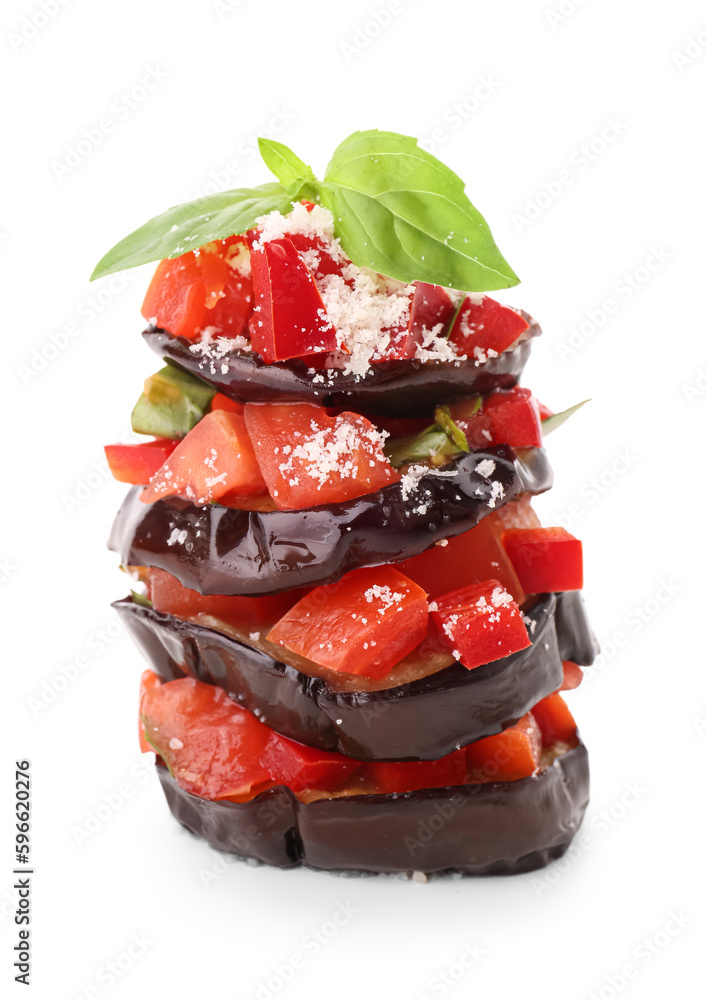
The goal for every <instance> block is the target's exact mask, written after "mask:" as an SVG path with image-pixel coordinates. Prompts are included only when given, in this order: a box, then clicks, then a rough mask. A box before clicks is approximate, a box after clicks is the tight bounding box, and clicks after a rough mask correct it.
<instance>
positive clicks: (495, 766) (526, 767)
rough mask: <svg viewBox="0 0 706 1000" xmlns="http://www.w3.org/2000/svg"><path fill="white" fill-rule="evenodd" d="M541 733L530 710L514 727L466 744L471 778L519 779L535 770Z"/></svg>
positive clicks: (537, 767)
mask: <svg viewBox="0 0 706 1000" xmlns="http://www.w3.org/2000/svg"><path fill="white" fill-rule="evenodd" d="M541 753H542V735H541V733H540V726H539V723H538V721H537V720H536V719H535V718H534V709H532V711H531V712H528V713H527V715H523V717H522V718H521V719H520V721H519V722H518V723H517V725H515V726H511V727H510V728H509V729H504V730H503V731H502V733H498V734H497V735H496V736H486V737H485V739H482V740H476V742H475V743H469V744H468V746H467V747H466V761H467V764H468V769H469V777H470V780H471V781H519V780H520V779H521V778H529V777H530V775H532V774H536V773H537V771H538V770H539V764H540V756H541Z"/></svg>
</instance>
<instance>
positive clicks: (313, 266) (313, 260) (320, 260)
mask: <svg viewBox="0 0 706 1000" xmlns="http://www.w3.org/2000/svg"><path fill="white" fill-rule="evenodd" d="M309 211H312V209H309ZM287 236H288V239H289V240H291V242H292V243H293V244H294V246H295V247H296V248H297V250H298V251H299V254H300V255H304V256H303V260H304V262H305V264H306V266H307V268H308V270H309V273H310V274H311V275H312V277H313V278H314V280H315V281H318V280H319V279H320V278H324V277H326V275H327V274H337V275H338V276H339V277H341V278H343V272H344V268H345V267H346V264H347V263H348V260H347V258H346V257H345V256H344V255H343V254H342V253H338V252H336V250H335V249H334V248H333V247H332V246H331V244H330V243H326V242H324V240H322V239H321V238H320V237H318V236H310V235H308V234H305V233H288V234H287ZM343 280H344V281H346V284H350V280H346V279H345V278H343Z"/></svg>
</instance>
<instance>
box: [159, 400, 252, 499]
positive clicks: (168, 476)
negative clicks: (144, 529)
mask: <svg viewBox="0 0 706 1000" xmlns="http://www.w3.org/2000/svg"><path fill="white" fill-rule="evenodd" d="M264 492H265V482H264V480H263V478H262V475H261V473H260V469H259V466H258V464H257V459H256V458H255V453H254V451H253V448H252V445H251V444H250V438H249V436H248V432H247V428H246V426H245V418H244V417H243V416H241V415H240V414H239V413H230V412H229V411H228V410H214V411H213V412H212V413H207V414H206V416H205V417H203V418H202V419H201V420H200V421H199V422H198V423H197V424H196V426H195V427H193V428H192V429H191V430H190V431H189V433H188V434H187V435H186V437H185V438H184V439H183V440H182V441H180V442H179V444H178V445H177V447H176V448H175V449H174V451H173V452H172V454H171V455H170V456H169V458H168V459H167V461H166V462H165V463H164V465H163V466H162V467H161V468H160V469H159V470H158V471H157V473H156V474H155V475H154V476H153V478H152V481H151V482H150V484H149V486H148V487H147V489H146V490H143V492H142V494H141V496H140V499H141V500H142V501H143V502H144V503H152V502H153V501H154V500H159V499H161V498H163V497H168V496H177V495H178V496H185V497H187V498H188V499H189V500H192V501H193V502H195V503H197V504H207V503H213V502H215V501H217V500H218V501H220V502H222V503H225V504H228V503H232V504H236V503H237V500H238V497H239V496H252V495H253V494H256V493H264Z"/></svg>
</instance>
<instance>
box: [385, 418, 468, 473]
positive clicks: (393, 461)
mask: <svg viewBox="0 0 706 1000" xmlns="http://www.w3.org/2000/svg"><path fill="white" fill-rule="evenodd" d="M460 450H461V449H459V448H458V447H457V446H456V445H455V444H454V442H453V441H452V440H451V438H450V437H449V435H448V434H447V433H446V431H445V430H443V428H441V427H439V426H438V424H432V425H431V427H427V428H426V429H425V430H423V431H420V433H419V434H408V435H407V436H406V437H401V438H393V439H392V440H390V441H386V442H385V444H384V446H383V451H384V452H385V455H386V457H387V458H388V459H389V462H390V465H392V466H393V468H395V469H399V468H401V467H402V466H403V465H409V464H410V463H411V462H428V463H430V464H431V466H432V467H438V466H440V465H443V464H444V462H445V460H446V459H447V458H452V457H453V456H454V455H458V453H459V451H460ZM465 450H466V451H468V448H466V449H465Z"/></svg>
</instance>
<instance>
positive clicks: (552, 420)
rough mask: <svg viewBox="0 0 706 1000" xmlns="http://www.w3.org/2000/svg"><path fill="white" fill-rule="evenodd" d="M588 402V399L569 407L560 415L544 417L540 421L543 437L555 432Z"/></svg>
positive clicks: (553, 414) (554, 414)
mask: <svg viewBox="0 0 706 1000" xmlns="http://www.w3.org/2000/svg"><path fill="white" fill-rule="evenodd" d="M590 402H591V400H590V399H584V400H582V401H581V402H580V403H576V404H575V405H574V406H570V407H569V408H568V410H562V411H561V413H552V415H551V417H545V418H544V420H543V421H542V434H543V435H544V436H545V437H546V436H547V434H551V432H552V431H555V430H556V429H557V427H561V425H562V424H565V423H566V421H567V420H568V419H569V417H570V416H572V415H573V414H574V413H576V411H577V410H580V409H581V407H582V406H585V405H586V403H590Z"/></svg>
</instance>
